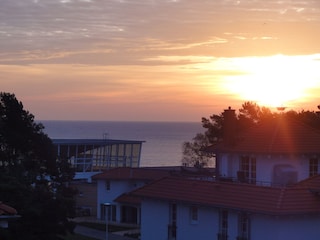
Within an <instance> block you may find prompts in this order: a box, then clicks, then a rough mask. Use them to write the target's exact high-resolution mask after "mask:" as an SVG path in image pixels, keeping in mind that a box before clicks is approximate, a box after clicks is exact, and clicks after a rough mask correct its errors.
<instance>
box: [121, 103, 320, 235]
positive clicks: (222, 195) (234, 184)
mask: <svg viewBox="0 0 320 240" xmlns="http://www.w3.org/2000/svg"><path fill="white" fill-rule="evenodd" d="M233 116H234V111H233V110H231V109H228V110H226V112H225V117H226V122H227V123H228V124H230V125H228V126H227V127H226V129H228V131H227V132H226V135H225V137H224V141H223V142H221V143H219V144H217V145H215V146H212V147H210V148H209V149H208V151H210V152H211V153H213V154H215V156H216V161H217V162H216V164H217V165H216V167H217V172H216V179H215V180H214V181H204V180H199V179H196V178H192V179H191V178H181V177H178V178H177V177H174V178H173V177H168V178H164V179H160V180H157V181H155V182H153V183H151V184H148V185H146V186H144V187H142V188H140V189H137V190H135V191H133V192H132V193H131V196H136V197H137V198H138V199H140V200H141V239H142V240H150V239H153V240H171V239H172V240H173V239H175V240H188V239H190V240H191V239H192V240H193V239H218V240H283V239H290V240H304V239H308V240H317V239H320V176H319V158H320V133H319V132H318V131H316V130H314V129H312V128H310V127H308V126H305V125H302V124H299V123H296V122H292V121H288V120H286V119H285V118H283V117H282V118H280V119H275V120H273V121H269V122H267V123H262V124H260V125H259V126H257V127H255V128H252V129H249V130H248V131H246V132H245V133H242V134H241V135H237V136H235V135H234V128H233V125H232V124H233V123H232V117H233ZM229 117H230V118H229ZM229 120H230V121H229ZM118 201H120V202H121V198H119V199H118Z"/></svg>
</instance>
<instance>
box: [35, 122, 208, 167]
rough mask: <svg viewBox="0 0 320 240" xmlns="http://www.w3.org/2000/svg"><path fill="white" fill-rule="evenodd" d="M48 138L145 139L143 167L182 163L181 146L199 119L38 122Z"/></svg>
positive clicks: (197, 128) (198, 125)
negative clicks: (188, 120)
mask: <svg viewBox="0 0 320 240" xmlns="http://www.w3.org/2000/svg"><path fill="white" fill-rule="evenodd" d="M39 122H41V123H42V124H43V125H44V127H45V128H44V132H45V133H46V134H47V135H48V136H49V137H50V138H51V139H102V138H105V137H107V138H109V139H118V140H139V141H145V142H144V143H143V144H142V153H141V162H140V166H142V167H154V166H181V160H182V145H183V143H184V142H190V141H192V139H193V138H194V137H195V136H196V134H197V133H203V132H204V128H203V127H202V125H201V122H129V121H48V120H46V121H39Z"/></svg>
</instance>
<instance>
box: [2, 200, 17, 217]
mask: <svg viewBox="0 0 320 240" xmlns="http://www.w3.org/2000/svg"><path fill="white" fill-rule="evenodd" d="M16 214H17V210H16V209H14V208H13V207H10V206H8V205H6V204H4V203H3V202H0V215H16Z"/></svg>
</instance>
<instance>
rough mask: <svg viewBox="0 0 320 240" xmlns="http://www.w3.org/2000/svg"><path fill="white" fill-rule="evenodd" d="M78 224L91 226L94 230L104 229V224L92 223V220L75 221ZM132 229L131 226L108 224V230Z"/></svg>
mask: <svg viewBox="0 0 320 240" xmlns="http://www.w3.org/2000/svg"><path fill="white" fill-rule="evenodd" d="M77 224H78V225H80V226H84V227H88V228H93V229H96V230H100V231H104V232H105V231H106V224H103V223H94V222H79V223H77ZM130 229H134V228H133V227H124V226H118V225H112V224H109V225H108V232H119V231H125V230H130Z"/></svg>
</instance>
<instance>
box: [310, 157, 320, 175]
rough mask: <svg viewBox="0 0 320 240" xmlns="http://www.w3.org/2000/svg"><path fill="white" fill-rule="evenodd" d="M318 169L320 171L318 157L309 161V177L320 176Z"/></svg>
mask: <svg viewBox="0 0 320 240" xmlns="http://www.w3.org/2000/svg"><path fill="white" fill-rule="evenodd" d="M318 169H319V159H318V158H316V157H313V158H311V159H309V177H312V176H315V175H318Z"/></svg>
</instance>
